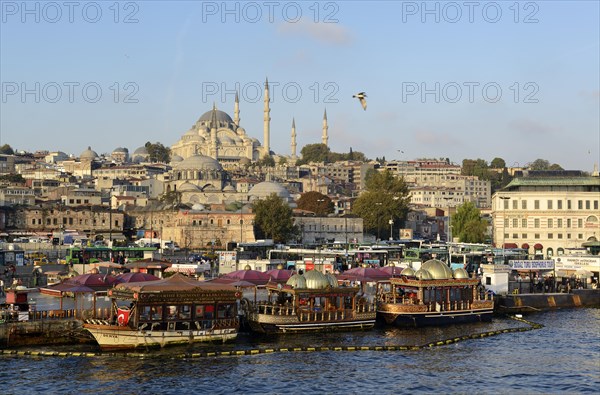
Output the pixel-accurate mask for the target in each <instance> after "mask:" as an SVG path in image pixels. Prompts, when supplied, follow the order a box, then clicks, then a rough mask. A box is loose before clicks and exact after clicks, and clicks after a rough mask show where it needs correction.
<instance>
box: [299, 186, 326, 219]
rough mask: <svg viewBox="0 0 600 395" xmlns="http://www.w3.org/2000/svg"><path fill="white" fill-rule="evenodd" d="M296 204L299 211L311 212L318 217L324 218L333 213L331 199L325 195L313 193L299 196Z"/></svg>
mask: <svg viewBox="0 0 600 395" xmlns="http://www.w3.org/2000/svg"><path fill="white" fill-rule="evenodd" d="M296 204H297V206H298V208H299V209H301V210H308V211H312V212H314V213H315V214H316V215H318V216H324V215H327V214H330V213H333V211H334V207H333V202H332V201H331V199H329V197H328V196H327V195H323V194H322V193H320V192H315V191H311V192H306V193H303V194H302V195H300V198H299V199H298V201H297V202H296Z"/></svg>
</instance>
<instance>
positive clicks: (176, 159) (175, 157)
mask: <svg viewBox="0 0 600 395" xmlns="http://www.w3.org/2000/svg"><path fill="white" fill-rule="evenodd" d="M182 160H183V158H182V157H181V156H179V155H171V163H175V162H181V161H182Z"/></svg>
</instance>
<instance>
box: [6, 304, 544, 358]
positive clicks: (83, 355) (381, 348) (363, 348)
mask: <svg viewBox="0 0 600 395" xmlns="http://www.w3.org/2000/svg"><path fill="white" fill-rule="evenodd" d="M507 317H508V318H511V319H513V320H515V321H519V322H522V323H524V324H527V325H528V326H526V327H518V328H507V329H499V330H496V331H490V332H483V333H473V334H471V335H465V336H461V337H455V338H452V339H445V340H439V341H435V342H431V343H427V344H421V345H413V346H330V347H328V346H321V347H289V348H287V347H281V348H255V349H248V350H234V351H213V352H198V353H184V354H177V355H173V356H171V357H170V358H172V359H178V358H180V359H194V358H207V357H228V356H245V355H258V354H273V353H285V352H327V351H418V350H422V349H426V348H434V347H441V346H447V345H449V344H455V343H459V342H461V341H466V340H474V339H482V338H485V337H490V336H497V335H501V334H504V333H514V332H527V331H531V330H534V329H541V328H543V327H544V325H542V324H538V323H535V322H532V321H528V320H526V319H524V318H522V316H519V315H516V316H513V315H507ZM0 355H12V356H20V357H77V358H92V357H104V358H106V357H118V358H138V359H152V358H165V356H164V355H161V354H144V353H107V352H96V353H94V352H56V351H49V352H46V351H18V350H0Z"/></svg>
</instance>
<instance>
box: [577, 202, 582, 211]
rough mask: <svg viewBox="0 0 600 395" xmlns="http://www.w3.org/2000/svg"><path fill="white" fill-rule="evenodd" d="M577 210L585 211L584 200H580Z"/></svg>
mask: <svg viewBox="0 0 600 395" xmlns="http://www.w3.org/2000/svg"><path fill="white" fill-rule="evenodd" d="M577 208H578V209H579V210H583V200H578V201H577Z"/></svg>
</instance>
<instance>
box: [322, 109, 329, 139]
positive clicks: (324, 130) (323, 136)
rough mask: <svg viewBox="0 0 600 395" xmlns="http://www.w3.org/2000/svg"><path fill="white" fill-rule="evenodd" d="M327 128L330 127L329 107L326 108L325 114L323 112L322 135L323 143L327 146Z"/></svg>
mask: <svg viewBox="0 0 600 395" xmlns="http://www.w3.org/2000/svg"><path fill="white" fill-rule="evenodd" d="M327 129H329V126H327V109H325V114H323V135H322V136H321V144H324V145H325V146H326V147H327V141H328V140H329V137H328V135H327Z"/></svg>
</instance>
